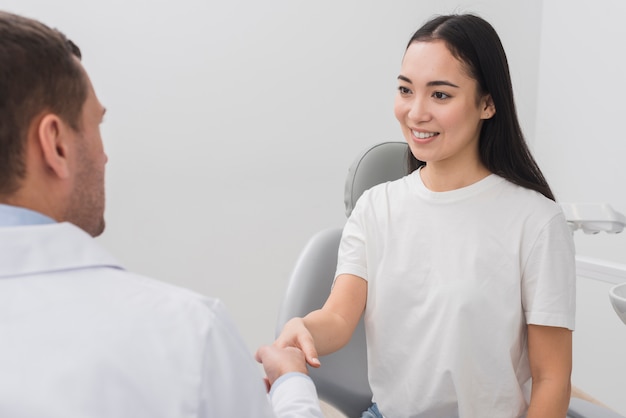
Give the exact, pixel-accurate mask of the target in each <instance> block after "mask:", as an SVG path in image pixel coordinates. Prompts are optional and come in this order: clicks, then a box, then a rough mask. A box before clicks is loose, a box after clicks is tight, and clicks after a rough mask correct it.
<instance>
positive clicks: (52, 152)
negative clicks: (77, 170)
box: [36, 113, 70, 179]
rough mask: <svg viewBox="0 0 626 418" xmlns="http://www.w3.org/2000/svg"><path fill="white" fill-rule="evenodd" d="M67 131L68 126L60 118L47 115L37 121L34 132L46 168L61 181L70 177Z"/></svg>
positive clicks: (50, 114)
mask: <svg viewBox="0 0 626 418" xmlns="http://www.w3.org/2000/svg"><path fill="white" fill-rule="evenodd" d="M69 129H70V128H69V126H68V125H67V124H66V123H64V122H63V121H62V120H61V118H59V117H58V116H57V115H55V114H53V113H48V114H46V115H44V116H43V117H42V118H41V119H40V120H39V125H38V127H37V130H36V132H37V135H38V137H37V139H38V141H39V145H40V146H41V150H42V153H43V159H44V161H45V163H46V165H47V168H48V169H49V170H50V171H52V172H53V173H55V174H56V175H57V177H59V178H62V179H66V178H68V177H69V176H70V166H69V160H68V156H69V150H70V144H69V143H68V141H69V139H70V138H69V135H68V134H69Z"/></svg>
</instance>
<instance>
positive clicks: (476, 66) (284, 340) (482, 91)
mask: <svg viewBox="0 0 626 418" xmlns="http://www.w3.org/2000/svg"><path fill="white" fill-rule="evenodd" d="M398 82H399V86H398V95H397V97H396V101H395V115H396V117H397V119H398V121H399V122H400V126H401V128H402V132H403V134H404V137H405V139H406V141H407V143H408V144H409V148H410V151H411V155H410V156H409V166H410V171H411V173H410V174H409V175H408V176H406V177H404V178H402V179H400V180H398V181H395V182H390V183H386V184H382V185H379V186H376V187H374V188H372V189H370V190H369V191H367V192H365V193H364V194H363V196H362V197H361V198H360V199H359V202H358V203H357V205H356V207H355V209H354V211H353V213H352V215H351V216H350V218H349V220H348V222H347V224H346V226H345V228H344V232H343V236H342V240H341V244H340V248H339V259H338V267H337V273H336V278H335V283H334V285H333V290H332V292H331V294H330V296H329V298H328V300H327V301H326V303H325V304H324V306H323V307H322V309H320V310H318V311H314V312H312V313H310V314H308V315H307V316H305V317H304V318H294V319H292V320H291V321H289V322H288V323H287V324H286V325H285V327H284V329H283V331H282V333H281V335H280V336H279V338H278V339H277V340H276V342H275V344H277V345H278V346H296V347H300V348H301V349H302V350H303V351H304V352H305V355H306V357H307V361H308V362H309V364H311V365H312V366H316V367H317V366H319V360H318V359H317V357H318V355H326V354H329V353H332V352H334V351H336V350H338V349H340V348H341V347H342V346H343V345H345V344H346V343H347V342H348V341H349V339H350V336H351V335H352V333H353V331H354V329H355V327H356V325H357V323H358V320H359V318H360V317H361V315H365V328H366V335H367V344H368V368H369V381H370V386H371V388H372V392H373V401H374V404H373V405H372V408H370V410H369V411H367V412H365V413H364V415H363V416H364V417H382V416H383V415H384V416H385V417H387V418H395V417H429V418H433V417H445V418H450V417H463V418H465V417H477V418H485V417H498V418H506V417H519V416H521V415H523V414H524V413H527V417H528V418H537V417H550V418H555V417H565V416H566V413H567V407H568V404H569V396H570V375H571V367H572V335H571V330H573V326H574V309H575V270H574V248H573V242H572V237H571V233H570V231H569V228H568V226H567V224H566V221H565V219H564V217H563V214H562V212H561V210H560V208H559V206H558V205H557V204H556V203H555V202H554V197H553V195H552V192H551V191H550V188H549V186H548V184H547V183H546V181H545V179H544V177H543V175H542V174H541V171H540V170H539V168H538V167H537V165H536V163H535V161H534V159H533V158H532V156H531V154H530V152H529V150H528V147H527V145H526V143H525V141H524V138H523V135H522V133H521V129H520V126H519V122H518V120H517V115H516V111H515V105H514V101H513V92H512V87H511V81H510V75H509V70H508V64H507V61H506V56H505V53H504V50H503V48H502V45H501V42H500V40H499V38H498V35H497V34H496V32H495V31H494V29H493V28H492V27H491V25H489V24H488V23H487V22H485V21H484V20H483V19H481V18H479V17H476V16H472V15H451V16H441V17H437V18H435V19H433V20H431V21H429V22H428V23H426V24H425V25H424V26H423V27H422V28H421V29H419V30H418V31H417V32H416V33H415V34H414V35H413V37H412V38H411V40H410V42H409V44H408V47H407V49H406V52H405V55H404V58H403V61H402V66H401V70H400V75H399V76H398ZM531 382H532V383H531ZM529 387H530V390H529Z"/></svg>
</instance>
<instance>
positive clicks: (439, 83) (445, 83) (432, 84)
mask: <svg viewBox="0 0 626 418" xmlns="http://www.w3.org/2000/svg"><path fill="white" fill-rule="evenodd" d="M398 80H401V81H405V82H407V83H409V84H413V82H412V81H411V79H410V78H408V77H405V76H403V75H399V76H398ZM426 86H428V87H436V86H448V87H454V88H457V89H458V88H459V86H457V85H456V84H454V83H452V82H450V81H446V80H435V81H429V82H428V83H426Z"/></svg>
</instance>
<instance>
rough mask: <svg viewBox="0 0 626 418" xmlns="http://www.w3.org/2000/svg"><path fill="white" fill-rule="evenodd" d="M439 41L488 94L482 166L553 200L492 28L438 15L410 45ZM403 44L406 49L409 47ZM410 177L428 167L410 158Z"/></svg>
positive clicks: (468, 18) (478, 21)
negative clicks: (491, 106) (531, 147)
mask: <svg viewBox="0 0 626 418" xmlns="http://www.w3.org/2000/svg"><path fill="white" fill-rule="evenodd" d="M433 40H442V41H444V42H445V43H446V45H447V47H448V49H449V50H450V52H451V53H452V55H453V56H454V57H455V58H457V59H458V60H460V61H461V62H463V63H464V64H465V66H466V67H467V70H468V72H469V74H470V75H471V76H472V77H473V78H474V79H475V80H476V81H477V83H478V88H479V92H478V93H480V94H481V95H482V94H486V93H489V94H490V95H491V97H492V99H493V103H494V105H495V108H496V114H495V115H494V116H493V117H492V118H490V119H486V120H485V121H484V122H483V126H482V129H481V132H480V140H479V145H478V146H479V154H480V158H481V161H482V163H483V164H484V165H485V166H486V167H487V168H488V169H489V171H491V172H492V173H495V174H497V175H499V176H501V177H504V178H505V179H507V180H509V181H510V182H512V183H515V184H517V185H519V186H522V187H526V188H528V189H531V190H535V191H537V192H539V193H541V194H542V195H544V196H546V197H547V198H549V199H552V200H555V199H554V195H553V194H552V191H551V190H550V186H548V182H547V181H546V179H545V178H544V176H543V174H542V173H541V170H540V169H539V166H538V165H537V163H536V162H535V159H534V158H533V156H532V155H531V153H530V150H529V149H528V146H527V144H526V141H525V140H524V135H523V133H522V129H521V127H520V124H519V121H518V119H517V112H516V110H515V102H514V100H513V86H512V84H511V76H510V74H509V65H508V62H507V59H506V54H505V52H504V48H503V47H502V43H501V42H500V38H499V37H498V34H497V33H496V31H495V30H494V28H493V27H492V26H491V25H490V24H489V23H488V22H486V21H485V20H483V19H481V18H480V17H478V16H474V15H469V14H464V15H447V16H438V17H435V18H434V19H432V20H430V21H429V22H427V23H426V24H425V25H424V26H422V27H421V28H420V29H419V30H418V31H417V32H415V33H414V34H413V36H412V37H411V40H410V41H409V44H408V45H411V44H412V43H413V42H428V41H433ZM408 45H407V48H408ZM408 164H409V172H413V171H415V170H416V169H417V168H419V167H420V166H422V165H425V164H426V163H425V162H423V161H420V160H418V159H416V158H415V157H414V156H413V154H412V153H411V152H409V155H408Z"/></svg>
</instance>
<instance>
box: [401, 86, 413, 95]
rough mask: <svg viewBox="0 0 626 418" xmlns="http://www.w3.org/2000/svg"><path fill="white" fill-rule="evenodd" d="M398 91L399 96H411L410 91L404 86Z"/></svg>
mask: <svg viewBox="0 0 626 418" xmlns="http://www.w3.org/2000/svg"><path fill="white" fill-rule="evenodd" d="M398 91H399V92H400V94H411V90H410V89H408V88H406V87H404V86H400V87H398Z"/></svg>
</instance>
